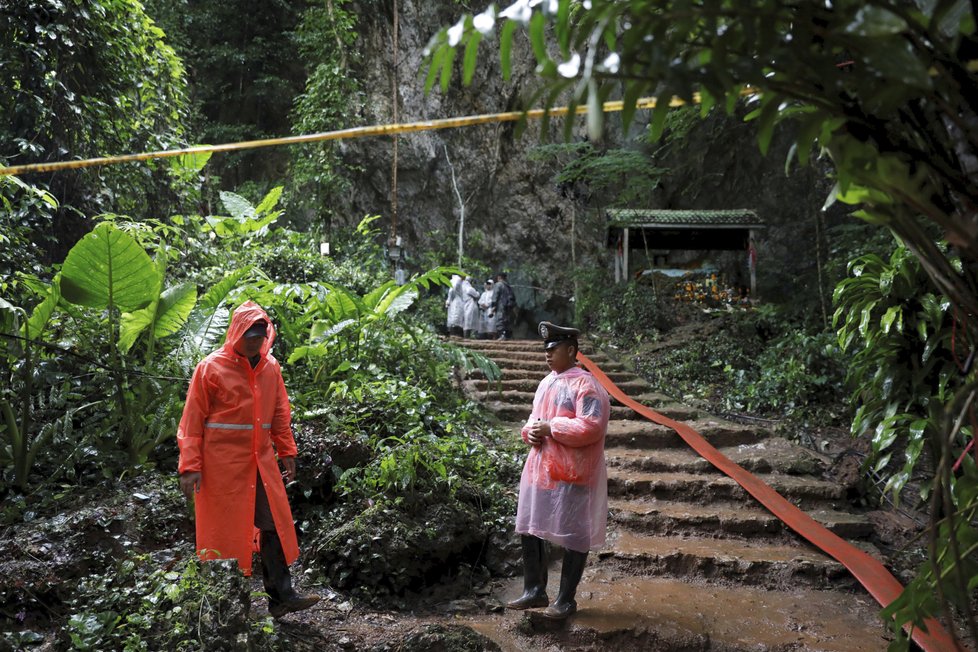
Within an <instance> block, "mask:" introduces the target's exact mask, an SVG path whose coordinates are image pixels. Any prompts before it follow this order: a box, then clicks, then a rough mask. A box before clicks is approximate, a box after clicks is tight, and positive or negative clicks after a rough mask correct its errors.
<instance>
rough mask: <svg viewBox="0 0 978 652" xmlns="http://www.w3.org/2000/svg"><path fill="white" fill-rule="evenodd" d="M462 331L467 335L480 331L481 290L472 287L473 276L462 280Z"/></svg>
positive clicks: (473, 335) (476, 333)
mask: <svg viewBox="0 0 978 652" xmlns="http://www.w3.org/2000/svg"><path fill="white" fill-rule="evenodd" d="M462 302H463V303H462V306H463V308H462V331H463V335H464V336H465V337H475V336H476V335H478V333H479V291H478V290H476V289H475V288H474V287H472V277H471V276H466V277H465V280H463V281H462Z"/></svg>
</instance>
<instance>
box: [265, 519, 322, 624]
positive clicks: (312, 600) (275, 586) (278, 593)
mask: <svg viewBox="0 0 978 652" xmlns="http://www.w3.org/2000/svg"><path fill="white" fill-rule="evenodd" d="M261 576H262V583H263V584H264V586H265V593H267V594H268V613H270V614H272V617H273V618H281V617H282V616H284V615H285V614H287V613H292V612H293V611H301V610H303V609H308V608H309V607H311V606H312V605H314V604H316V603H317V602H319V596H318V595H299V594H298V593H296V592H295V590H294V589H293V588H292V574H291V573H289V565H288V564H286V563H285V552H284V551H283V550H282V542H281V541H279V538H278V533H277V532H274V531H265V530H262V533H261Z"/></svg>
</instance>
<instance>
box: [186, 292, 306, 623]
mask: <svg viewBox="0 0 978 652" xmlns="http://www.w3.org/2000/svg"><path fill="white" fill-rule="evenodd" d="M274 341H275V328H274V327H273V326H272V323H271V321H270V320H269V318H268V315H267V314H266V313H265V311H264V310H262V308H261V307H260V306H258V305H257V304H256V303H254V302H252V301H247V302H245V303H243V304H242V305H241V306H239V307H238V309H237V310H235V311H234V315H233V316H232V317H231V325H230V327H229V328H228V332H227V337H226V339H225V341H224V345H223V346H222V347H221V348H220V349H218V350H217V351H215V352H213V353H211V354H210V355H208V356H207V357H206V358H204V359H203V360H202V361H201V362H200V364H198V365H197V368H196V369H195V370H194V375H193V378H192V379H191V381H190V389H189V390H188V392H187V403H186V405H185V406H184V409H183V417H182V418H181V419H180V426H179V428H178V430H177V443H178V444H179V446H180V464H179V472H180V489H181V490H182V491H183V492H184V494H186V495H187V497H188V498H191V497H193V498H194V507H195V511H196V515H197V554H198V555H199V556H200V558H201V559H203V560H208V559H229V558H230V559H234V558H236V559H237V560H238V565H239V566H240V567H241V569H242V571H243V572H244V573H245V575H251V557H252V551H253V548H254V541H255V538H256V530H257V531H258V532H260V535H259V537H260V538H259V541H260V548H261V565H262V580H263V582H264V586H265V592H266V593H268V596H269V597H268V606H269V612H270V613H271V614H272V616H274V617H275V618H279V617H281V616H284V615H285V614H287V613H289V612H292V611H298V610H300V609H306V608H308V607H310V606H312V605H313V604H315V603H316V602H317V601H318V600H319V596H316V595H310V596H303V595H299V594H297V593H296V592H295V590H294V589H293V588H292V577H291V575H290V574H289V564H291V563H292V562H293V561H295V559H296V557H298V556H299V545H298V542H297V541H296V535H295V526H294V525H293V523H292V510H291V509H290V508H289V500H288V497H287V496H286V493H285V484H284V483H283V482H282V474H281V472H280V471H279V466H278V463H277V462H276V460H275V457H276V454H277V455H278V460H279V462H281V464H282V468H283V469H284V471H285V477H286V480H288V481H291V480H294V479H295V456H296V454H297V452H298V451H297V450H296V447H295V440H294V439H293V437H292V425H291V421H292V411H291V408H290V407H289V397H288V395H287V394H286V392H285V383H284V382H283V380H282V369H281V367H280V366H279V363H278V361H277V360H276V359H275V358H274V357H273V356H272V354H271V353H270V350H271V348H272V343H273V342H274Z"/></svg>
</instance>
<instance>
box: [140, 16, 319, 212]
mask: <svg viewBox="0 0 978 652" xmlns="http://www.w3.org/2000/svg"><path fill="white" fill-rule="evenodd" d="M144 4H145V5H146V11H147V13H149V15H151V16H152V17H153V18H154V19H155V20H156V21H157V22H158V23H159V25H160V27H162V28H163V30H164V31H165V32H166V39H167V42H168V43H169V44H170V45H171V46H172V47H173V48H174V50H175V51H176V52H177V54H178V55H179V56H180V58H181V60H182V61H183V62H184V64H185V65H186V67H187V71H188V73H187V78H188V82H189V85H190V89H191V94H192V97H193V100H194V101H193V104H192V111H191V112H190V116H189V117H188V119H187V121H186V122H187V129H188V132H189V133H190V134H191V136H190V137H189V138H188V140H190V142H194V143H228V142H236V141H240V140H254V139H260V138H270V137H274V136H285V135H288V134H289V132H290V126H291V125H290V120H289V112H290V110H291V108H292V105H293V100H294V98H295V97H296V95H297V94H298V93H299V92H301V90H302V84H303V81H304V79H305V74H306V72H305V70H304V66H303V65H302V62H301V60H300V58H299V45H298V43H297V39H296V29H297V27H298V25H299V23H300V21H301V19H302V13H303V9H304V7H305V6H306V5H307V4H308V3H292V2H283V1H281V0H273V1H272V2H259V1H256V0H239V1H238V2H227V1H226V0H195V1H194V2H193V3H188V2H185V1H183V2H182V1H177V2H173V1H171V0H149V1H147V2H144ZM288 160H289V152H288V151H287V150H283V149H262V150H254V151H247V152H232V153H225V154H221V155H220V156H218V157H215V159H214V160H213V161H212V162H211V163H210V165H209V175H208V176H209V177H210V179H209V181H208V188H207V192H206V195H207V196H208V199H211V198H213V199H214V200H216V199H217V196H216V190H217V188H223V189H235V190H237V191H239V192H240V191H241V188H242V186H243V185H245V184H247V183H252V184H255V183H257V184H258V187H259V189H260V190H259V193H260V194H264V192H265V191H267V190H268V187H267V186H266V185H265V184H267V183H268V179H270V178H275V177H276V176H277V175H280V174H282V170H283V169H284V168H285V166H286V165H287V164H288ZM212 193H213V197H212Z"/></svg>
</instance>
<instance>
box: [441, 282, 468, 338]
mask: <svg viewBox="0 0 978 652" xmlns="http://www.w3.org/2000/svg"><path fill="white" fill-rule="evenodd" d="M445 310H446V311H447V312H448V316H447V318H446V320H445V325H446V326H447V327H448V334H449V335H459V336H461V335H462V322H463V319H464V316H465V303H464V299H463V298H462V277H461V276H459V275H458V274H452V279H451V286H450V287H449V288H448V298H447V299H445Z"/></svg>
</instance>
